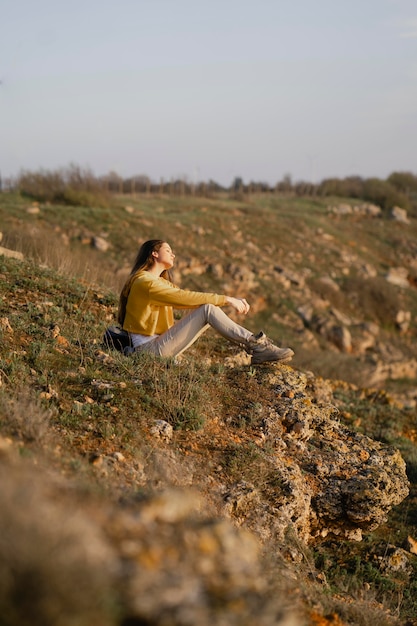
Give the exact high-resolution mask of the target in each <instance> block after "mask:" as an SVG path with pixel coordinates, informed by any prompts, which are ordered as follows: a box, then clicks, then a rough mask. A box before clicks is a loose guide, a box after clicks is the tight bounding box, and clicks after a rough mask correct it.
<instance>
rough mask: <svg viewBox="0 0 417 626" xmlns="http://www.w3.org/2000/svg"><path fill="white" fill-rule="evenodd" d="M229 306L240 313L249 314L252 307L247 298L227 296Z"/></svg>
mask: <svg viewBox="0 0 417 626" xmlns="http://www.w3.org/2000/svg"><path fill="white" fill-rule="evenodd" d="M227 304H230V306H232V307H233V308H234V309H235V310H236V311H237V312H238V313H244V314H245V315H246V313H248V312H249V309H250V305H249V304H248V303H247V302H246V300H245V298H232V296H227Z"/></svg>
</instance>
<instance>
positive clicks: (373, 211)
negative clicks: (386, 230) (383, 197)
mask: <svg viewBox="0 0 417 626" xmlns="http://www.w3.org/2000/svg"><path fill="white" fill-rule="evenodd" d="M359 212H360V213H361V214H362V215H369V216H370V217H379V216H380V215H381V214H382V210H381V207H379V206H377V205H376V204H366V203H365V204H362V205H361V206H360V207H359Z"/></svg>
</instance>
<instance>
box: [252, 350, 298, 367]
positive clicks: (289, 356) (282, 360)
mask: <svg viewBox="0 0 417 626" xmlns="http://www.w3.org/2000/svg"><path fill="white" fill-rule="evenodd" d="M290 352H291V353H288V354H284V355H283V356H282V357H281V358H280V359H277V358H273V357H272V358H270V359H260V360H259V361H257V360H255V359H254V358H253V357H252V359H251V363H250V364H251V365H262V363H286V362H287V361H291V359H292V357H293V356H294V352H293V351H292V350H291V351H290Z"/></svg>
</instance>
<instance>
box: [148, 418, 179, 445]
mask: <svg viewBox="0 0 417 626" xmlns="http://www.w3.org/2000/svg"><path fill="white" fill-rule="evenodd" d="M173 432H174V431H173V428H172V426H171V424H169V423H168V422H166V421H165V420H156V421H155V422H154V424H153V426H152V427H151V434H152V435H154V436H155V437H157V438H158V439H161V441H164V442H165V443H169V442H170V441H171V439H172V437H173Z"/></svg>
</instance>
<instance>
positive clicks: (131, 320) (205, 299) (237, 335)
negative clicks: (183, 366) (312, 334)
mask: <svg viewBox="0 0 417 626" xmlns="http://www.w3.org/2000/svg"><path fill="white" fill-rule="evenodd" d="M174 259H175V254H174V253H173V251H172V250H171V246H170V245H169V244H168V243H167V242H166V241H163V240H161V239H152V240H150V241H146V242H145V243H144V244H143V245H142V246H141V248H140V249H139V252H138V254H137V257H136V260H135V263H134V265H133V268H132V270H131V273H130V276H129V278H128V280H127V281H126V283H125V285H124V287H123V289H122V292H121V294H120V301H119V313H118V319H119V323H120V324H121V326H122V327H123V329H124V330H126V331H128V332H129V333H130V336H131V340H132V344H133V347H134V349H135V351H138V352H150V353H152V354H155V355H157V356H161V357H176V356H178V355H179V354H181V353H182V352H184V350H187V348H189V347H190V346H191V345H192V344H193V343H194V342H195V341H196V339H198V337H199V336H200V335H201V334H202V333H204V332H205V331H206V330H207V329H208V328H209V327H210V326H211V327H212V328H214V330H215V331H217V332H218V333H219V334H220V335H221V336H222V337H224V338H225V339H228V340H229V341H231V342H233V343H235V344H238V345H240V346H241V347H242V348H243V349H245V350H246V352H247V353H248V354H250V355H251V356H252V358H251V364H252V365H255V364H259V363H266V362H269V361H280V362H284V361H289V360H291V358H292V357H293V355H294V352H293V351H292V350H291V348H279V347H278V346H276V345H274V344H273V343H272V341H270V340H269V339H268V338H267V336H266V335H265V334H264V333H263V332H262V331H261V332H260V333H258V334H257V335H254V334H253V333H251V332H250V331H249V330H247V329H246V328H244V327H243V326H240V325H239V324H237V323H236V322H234V321H233V320H232V319H230V317H228V315H226V313H225V312H224V311H223V310H222V308H221V307H224V306H231V307H233V308H234V309H235V310H236V311H237V312H238V313H241V314H243V315H246V313H248V311H249V308H250V307H249V304H248V303H247V301H246V300H245V299H244V298H233V297H232V296H225V295H219V294H215V293H205V292H200V291H189V290H187V289H180V288H179V287H176V286H175V285H174V284H172V282H171V281H170V280H169V270H170V269H171V268H172V267H173V265H174ZM173 308H175V309H190V311H189V312H188V313H187V314H186V315H184V316H183V317H182V319H181V320H180V321H177V322H176V323H174V315H173Z"/></svg>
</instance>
